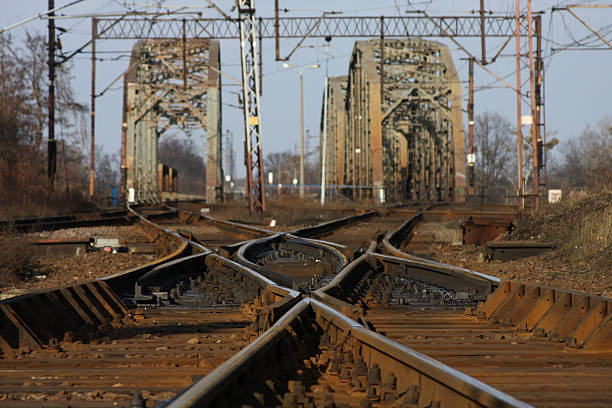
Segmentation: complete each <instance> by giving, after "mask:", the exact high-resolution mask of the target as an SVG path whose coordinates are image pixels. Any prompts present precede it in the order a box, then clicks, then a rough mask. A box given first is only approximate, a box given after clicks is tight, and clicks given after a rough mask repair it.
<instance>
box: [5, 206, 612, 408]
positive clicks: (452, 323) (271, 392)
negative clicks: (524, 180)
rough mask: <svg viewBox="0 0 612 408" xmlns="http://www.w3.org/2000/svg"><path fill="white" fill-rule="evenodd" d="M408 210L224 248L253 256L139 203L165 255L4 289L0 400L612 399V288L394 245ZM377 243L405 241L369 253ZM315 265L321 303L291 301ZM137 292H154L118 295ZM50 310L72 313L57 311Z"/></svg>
mask: <svg viewBox="0 0 612 408" xmlns="http://www.w3.org/2000/svg"><path fill="white" fill-rule="evenodd" d="M150 213H151V215H153V216H155V215H156V212H155V211H151V212H150ZM414 214H416V212H408V213H407V212H406V210H405V209H398V211H397V212H394V210H393V209H388V210H385V212H384V213H379V214H377V215H376V216H371V217H365V219H361V218H359V217H357V218H356V219H355V220H353V221H354V222H353V221H351V222H349V223H346V220H345V219H341V220H338V221H337V222H336V223H334V222H332V223H327V224H323V225H321V226H315V227H314V228H312V229H311V231H312V235H315V236H320V235H321V234H326V235H325V236H324V238H325V239H326V240H331V241H334V242H333V243H330V242H325V241H320V240H311V239H304V238H298V237H295V236H293V235H291V234H280V235H272V236H268V237H266V238H259V239H255V240H252V241H246V242H242V243H234V244H232V245H233V246H234V247H235V250H228V251H227V252H225V253H226V254H227V255H232V254H234V255H238V254H240V255H241V256H244V255H245V253H248V252H249V251H253V252H252V253H250V255H249V256H247V257H246V258H248V259H250V260H249V264H247V263H245V262H243V264H240V263H238V262H236V261H233V260H231V259H228V258H225V257H223V256H221V255H220V254H218V253H214V252H213V251H211V250H209V249H208V248H206V247H205V246H203V245H201V244H199V243H198V242H196V240H194V237H195V236H196V235H197V234H194V233H193V232H190V231H189V225H184V226H183V227H184V228H179V227H180V225H179V224H178V223H176V222H175V221H173V224H166V225H165V226H162V227H160V226H159V225H156V224H153V223H152V222H150V221H149V220H147V219H146V218H145V217H142V216H141V215H139V214H135V217H136V218H137V219H138V222H139V223H140V224H141V225H142V226H143V227H144V229H145V230H146V231H148V234H149V235H150V236H156V237H158V238H159V239H161V240H166V241H168V240H169V241H168V242H169V243H168V244H167V245H168V246H169V247H170V248H175V252H174V253H173V254H174V256H173V257H169V258H168V257H167V258H164V259H163V260H160V261H159V262H158V263H156V264H155V265H145V266H144V267H143V268H140V269H137V270H131V271H126V272H124V273H121V274H117V275H115V276H112V277H109V278H108V279H106V280H101V281H95V282H90V283H87V284H84V285H82V287H80V286H79V285H75V286H73V287H70V288H64V289H58V291H57V292H52V291H49V292H44V293H39V294H32V295H26V298H31V299H30V300H28V301H23V298H24V297H22V300H20V299H19V298H15V299H17V301H15V300H13V302H16V303H11V304H7V303H6V302H3V303H0V329H2V330H0V333H1V334H2V336H1V339H0V347H2V350H3V352H4V353H5V354H4V356H3V357H2V358H0V373H5V374H9V373H17V374H15V377H14V380H13V379H11V381H8V382H7V384H6V385H5V384H1V385H0V394H2V395H0V406H3V404H4V405H5V406H56V405H58V404H59V405H70V406H109V405H112V404H115V403H116V405H118V404H125V405H127V404H132V406H143V405H135V404H137V403H141V402H138V401H137V398H136V397H134V395H137V392H138V391H143V393H144V395H145V398H147V399H148V400H149V403H148V404H147V406H153V405H152V404H153V401H154V400H167V399H168V398H171V397H172V396H173V395H175V394H176V393H177V392H178V395H177V396H176V398H175V399H173V400H172V401H171V402H170V406H215V407H216V406H236V404H238V405H244V404H247V405H255V406H262V405H263V406H270V405H272V406H276V405H280V406H300V405H299V404H302V405H304V404H305V405H304V406H306V405H308V404H310V403H312V404H314V405H315V406H319V405H321V406H333V405H332V404H336V406H341V405H342V404H345V405H348V406H355V407H357V406H381V407H382V406H408V407H410V406H414V407H417V406H418V407H426V406H428V407H435V406H440V407H446V406H452V407H455V406H466V407H475V406H487V407H488V406H491V407H493V406H495V407H501V406H520V407H527V406H528V405H527V404H533V405H535V406H555V407H564V406H612V404H609V401H610V400H612V398H611V397H612V395H611V394H610V391H609V389H610V380H609V378H610V370H612V368H611V367H612V365H611V364H610V361H611V359H612V355H611V354H610V337H611V333H612V323H611V322H610V320H611V316H612V313H611V312H612V303H610V300H609V299H605V298H599V297H593V296H585V295H584V294H578V293H574V292H567V291H558V290H556V289H549V288H539V287H532V286H529V285H523V284H521V283H517V282H500V281H499V280H498V279H495V278H492V277H489V276H487V275H483V274H478V273H475V272H473V271H469V270H465V269H462V268H456V267H453V266H451V265H444V264H440V263H437V262H432V261H428V260H424V259H421V258H418V257H414V256H411V255H409V254H405V253H403V252H401V251H399V250H398V249H397V248H395V247H394V246H393V244H395V245H398V246H399V245H401V243H402V241H404V240H405V239H406V238H407V237H409V235H410V231H411V229H412V228H413V227H414V225H416V223H417V222H418V219H419V216H418V214H417V217H415V218H411V216H412V215H414ZM385 215H386V217H385ZM196 218H197V220H198V221H199V222H200V223H203V224H204V225H207V226H211V225H214V226H215V228H217V233H218V234H219V235H223V234H225V237H219V238H218V239H219V240H224V239H225V240H229V241H231V240H232V239H234V238H239V237H240V238H242V237H243V236H244V235H250V236H259V237H261V236H266V235H270V231H267V230H263V229H260V228H257V227H251V226H248V225H245V224H239V223H231V222H226V221H224V220H217V219H214V218H212V217H210V219H208V218H202V217H200V216H199V215H197V214H191V215H189V216H187V217H185V218H182V220H184V221H187V222H193V221H194V219H196ZM170 226H172V228H173V229H176V231H172V230H170V228H169V227H170ZM306 231H309V230H306ZM383 231H392V233H391V236H390V235H386V236H385V234H384V233H383ZM307 234H310V233H307ZM394 234H396V235H395V238H394V236H393V235H394ZM214 235H215V233H213V232H211V233H210V236H211V237H212V236H214ZM383 237H384V238H385V240H383ZM383 241H386V243H387V244H388V245H385V244H384V242H383ZM380 244H382V246H381V245H380ZM232 245H230V246H232ZM379 246H380V247H381V248H382V247H385V248H387V247H388V248H391V247H392V248H395V250H397V251H398V254H399V255H400V256H401V257H397V256H389V255H382V254H377V253H374V252H373V251H375V250H376V248H377V247H379ZM220 249H222V248H220ZM177 251H178V252H177ZM281 252H282V254H281ZM219 253H224V252H223V251H219ZM275 254H276V256H275ZM352 254H354V258H353V257H351V256H350V255H352ZM281 255H282V256H281ZM279 258H285V259H280V261H279ZM350 259H354V260H353V261H352V262H350V263H349V262H348V261H350ZM317 260H318V261H319V262H316V261H317ZM300 262H302V263H306V264H307V266H306V267H305V269H303V270H302V269H300V268H299V267H296V266H298V264H299V263H300ZM275 264H276V265H275ZM347 264H348V266H346V267H344V266H345V265H347ZM249 266H252V268H250V267H249ZM271 269H274V270H275V271H276V272H275V273H276V275H269V274H267V275H266V274H264V273H263V272H265V271H269V270H271ZM258 271H259V272H260V273H258ZM325 271H327V272H325ZM320 273H325V274H326V276H325V277H323V276H322V275H321V276H320V277H322V278H325V279H321V280H320V282H318V283H317V285H318V286H317V285H313V286H311V287H309V288H308V291H310V290H313V289H317V288H318V287H319V286H321V285H323V284H326V283H327V285H325V286H324V287H323V288H322V289H318V290H316V291H315V292H313V293H312V296H313V297H314V298H315V299H317V300H320V301H321V302H323V303H321V302H319V301H317V300H313V299H305V300H304V301H303V302H301V303H299V304H298V302H299V301H300V298H301V296H302V295H300V293H298V292H297V291H294V290H291V289H288V288H287V287H286V286H289V285H284V282H285V281H287V282H291V283H293V282H294V280H295V279H301V278H304V277H307V275H308V276H311V277H312V275H317V274H320ZM302 275H303V276H302ZM274 278H278V279H274ZM130 285H131V286H130ZM128 287H129V289H128ZM496 287H497V290H496V291H494V289H495V288H496ZM116 293H119V294H120V295H122V296H123V297H124V298H123V299H120V298H119V296H117V294H116ZM135 293H137V294H139V296H140V297H141V299H140V300H141V301H142V302H144V303H145V304H148V305H151V307H152V309H150V310H146V311H144V314H143V313H142V310H137V311H136V313H134V312H135V311H134V310H131V311H130V310H129V308H130V307H133V304H132V302H133V301H136V300H137V299H136V298H137V297H138V296H135V297H134V296H133V295H134V294H135ZM487 295H490V296H489V298H488V300H487V301H486V302H485V303H483V304H482V305H481V306H480V308H478V309H477V307H476V304H477V302H478V301H479V300H485V299H486V298H487ZM126 296H127V297H126ZM130 296H132V297H130ZM160 299H161V301H159V300H160ZM20 302H22V303H20ZM125 302H127V303H125ZM296 304H297V306H296ZM130 305H132V306H130ZM159 305H166V306H165V307H159ZM168 305H169V306H168ZM326 305H327V306H326ZM126 306H128V307H126ZM294 306H295V307H294ZM41 307H46V308H48V310H47V311H46V312H45V313H43V314H44V316H43V315H41V316H37V315H36V314H35V312H34V311H35V310H40V309H41ZM58 308H59V309H58ZM292 308H293V309H292ZM466 308H467V309H468V311H469V313H468V314H466V313H465V312H464V311H463V310H465V309H466ZM60 309H61V310H60ZM58 316H67V317H68V318H66V319H64V321H62V324H59V325H58V324H57V319H58ZM40 317H42V321H41V319H40ZM478 317H480V319H479V318H478ZM87 319H88V320H87ZM484 319H488V320H484ZM84 320H85V321H88V324H85V325H83V329H82V330H75V327H78V324H77V323H78V322H81V321H84ZM21 323H25V324H23V325H20V324H21ZM45 323H46V325H45ZM11 325H12V326H11ZM511 326H513V327H511ZM10 327H14V328H12V329H10V330H8V331H7V328H10ZM368 328H370V329H375V330H377V331H379V333H378V334H377V333H375V332H373V331H370V330H368ZM519 329H520V330H519ZM381 334H384V335H385V336H386V337H383V336H382V335H381ZM149 335H150V336H149ZM214 336H217V337H214ZM258 336H260V337H259V338H258V339H257V340H255V342H254V343H253V344H252V345H251V346H249V347H247V348H246V349H244V350H243V351H242V352H240V353H238V354H236V355H234V354H235V353H237V352H238V351H239V350H240V348H242V347H243V346H244V345H246V344H247V343H248V342H249V341H252V340H254V339H255V338H257V337H258ZM62 339H63V340H62ZM218 340H220V341H218ZM393 340H396V341H397V342H398V343H396V342H394V341H393ZM148 343H151V345H149V344H148ZM399 343H401V344H399ZM402 344H403V346H402ZM406 346H408V347H409V348H408V347H406ZM126 348H127V349H126ZM421 353H422V354H421ZM232 355H234V357H231V356H232ZM349 356H350V358H349ZM230 357H231V358H230ZM228 358H229V360H228V361H227V362H226V363H225V364H223V365H222V366H221V367H219V369H218V370H215V371H214V372H213V373H211V375H209V376H206V377H204V379H203V380H199V377H200V376H201V375H203V374H206V373H209V372H210V371H211V370H212V369H213V368H214V367H215V366H218V365H219V364H221V362H222V360H225V359H228ZM451 367H453V368H451ZM454 368H456V369H458V370H460V371H457V370H455V369H454ZM44 370H47V371H49V373H48V374H44ZM81 370H82V374H79V373H81ZM145 370H146V372H147V374H148V373H151V374H150V375H142V372H143V371H145ZM22 371H23V372H22ZM113 373H114V374H113ZM572 373H578V374H580V376H581V377H580V379H579V380H576V379H575V378H572V377H571V374H572ZM28 375H29V379H28V378H27V376H28ZM470 376H472V377H474V378H476V379H474V378H472V377H470ZM11 378H12V377H11ZM478 379H480V380H482V381H484V382H486V383H487V384H489V385H492V386H494V387H496V388H497V389H495V388H492V387H490V386H489V385H485V384H484V383H483V382H480V381H478ZM191 382H195V383H194V384H193V386H192V387H190V388H188V389H186V390H183V391H180V390H181V389H183V388H184V387H186V386H188V385H189V384H191ZM71 386H72V388H74V389H71ZM2 387H4V388H2ZM38 389H40V390H41V391H40V392H38V391H37V390H38ZM504 392H506V393H504ZM508 394H510V395H512V396H510V395H508ZM368 396H369V398H368ZM3 398H4V399H3ZM132 398H136V400H132ZM366 400H367V401H369V402H368V403H366V402H365V401H366ZM520 400H521V401H525V402H521V401H520ZM134 401H136V402H134ZM109 403H110V404H109ZM194 404H196V405H194ZM206 404H207V405H206ZM360 404H369V405H360Z"/></svg>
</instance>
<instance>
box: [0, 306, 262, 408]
mask: <svg viewBox="0 0 612 408" xmlns="http://www.w3.org/2000/svg"><path fill="white" fill-rule="evenodd" d="M253 322H254V316H252V315H248V314H244V313H243V312H242V310H241V309H240V308H226V309H219V308H215V309H210V308H209V309H194V308H189V309H184V308H170V309H168V308H165V309H152V310H145V311H136V313H134V312H133V313H132V317H131V318H125V319H123V320H121V321H116V322H113V326H111V325H108V326H106V327H105V328H104V329H103V330H95V329H94V330H92V332H91V333H90V336H89V337H85V338H80V339H72V340H71V339H70V338H69V337H66V338H64V339H59V341H58V342H57V343H55V344H54V345H52V346H49V347H47V348H45V349H43V350H39V349H34V348H29V347H22V348H20V349H19V350H17V351H16V352H15V353H13V354H12V355H4V356H3V358H2V359H0V378H2V381H0V395H1V396H2V398H1V400H0V406H5V407H16V406H21V407H26V406H27V407H41V406H71V407H95V406H105V407H112V406H118V405H123V406H130V402H131V400H132V399H133V396H134V395H135V394H137V393H138V392H141V393H142V395H143V396H144V398H145V399H146V400H148V401H149V404H148V406H153V402H154V401H156V400H162V401H163V400H166V399H168V398H170V397H171V396H173V395H174V394H175V393H177V392H179V391H180V390H182V389H183V388H185V387H187V386H189V385H191V384H192V382H193V381H194V380H197V379H198V378H200V377H202V376H204V375H206V374H208V373H209V372H210V371H212V370H213V369H214V368H215V367H216V366H218V365H220V364H221V363H222V362H223V361H225V360H226V359H227V358H229V357H231V356H232V355H233V354H235V353H236V352H237V351H239V350H240V349H241V348H242V347H244V346H245V345H246V344H248V342H249V341H250V340H252V338H254V337H255V335H254V334H253V333H252V331H250V330H249V326H250V325H251V324H253ZM132 406H133V405H132Z"/></svg>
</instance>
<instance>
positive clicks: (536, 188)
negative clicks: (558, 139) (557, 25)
mask: <svg viewBox="0 0 612 408" xmlns="http://www.w3.org/2000/svg"><path fill="white" fill-rule="evenodd" d="M527 21H528V24H529V27H528V30H529V31H528V33H529V87H530V97H531V118H532V120H531V147H532V150H533V194H534V195H535V209H536V211H537V210H538V207H539V205H540V163H539V161H538V137H537V134H536V102H535V75H534V69H533V25H532V21H533V18H532V12H531V0H527Z"/></svg>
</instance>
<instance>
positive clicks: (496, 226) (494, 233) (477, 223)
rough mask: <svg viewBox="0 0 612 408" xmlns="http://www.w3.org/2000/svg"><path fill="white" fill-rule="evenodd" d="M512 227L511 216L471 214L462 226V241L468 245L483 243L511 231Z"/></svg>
mask: <svg viewBox="0 0 612 408" xmlns="http://www.w3.org/2000/svg"><path fill="white" fill-rule="evenodd" d="M512 227H513V225H512V218H511V217H507V216H503V215H500V216H496V217H493V216H475V215H471V216H470V217H469V218H468V220H467V221H466V223H465V225H464V227H463V242H464V243H465V244H468V245H484V244H485V243H486V242H487V241H492V240H494V239H496V238H498V237H499V236H500V235H502V234H504V233H506V232H509V231H511V230H512Z"/></svg>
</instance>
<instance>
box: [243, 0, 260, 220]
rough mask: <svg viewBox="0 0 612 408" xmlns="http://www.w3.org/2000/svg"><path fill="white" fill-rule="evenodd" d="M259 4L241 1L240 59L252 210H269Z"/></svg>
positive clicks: (249, 194) (247, 184) (249, 192)
mask: <svg viewBox="0 0 612 408" xmlns="http://www.w3.org/2000/svg"><path fill="white" fill-rule="evenodd" d="M254 6H255V4H254V1H253V0H239V1H238V17H239V21H240V24H239V26H240V57H241V63H242V64H241V65H242V95H243V103H244V131H245V164H246V168H247V183H246V187H247V190H248V191H247V194H248V197H249V210H250V211H251V212H254V211H265V198H264V185H263V183H264V178H263V174H264V173H263V154H262V149H261V109H260V103H259V86H260V84H259V75H258V66H257V41H256V40H257V39H256V34H255V7H254Z"/></svg>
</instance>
